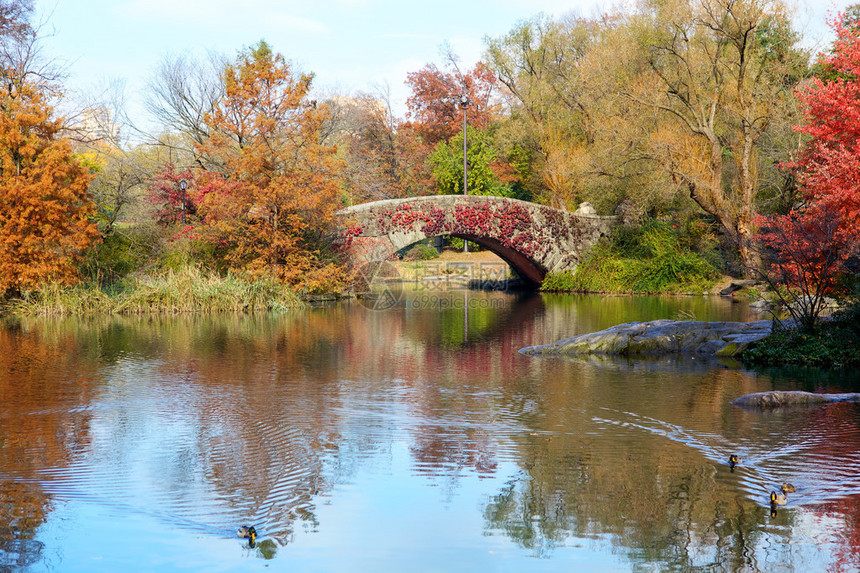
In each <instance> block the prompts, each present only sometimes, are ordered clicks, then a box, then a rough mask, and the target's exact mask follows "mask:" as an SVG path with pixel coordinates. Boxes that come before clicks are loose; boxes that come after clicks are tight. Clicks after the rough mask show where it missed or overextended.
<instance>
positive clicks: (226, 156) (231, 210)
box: [200, 42, 343, 291]
mask: <svg viewBox="0 0 860 573" xmlns="http://www.w3.org/2000/svg"><path fill="white" fill-rule="evenodd" d="M312 78H313V76H312V75H310V74H296V73H294V72H293V70H292V68H291V66H290V64H289V63H288V62H287V61H286V60H285V59H284V57H283V56H282V55H281V54H276V53H274V52H273V51H272V50H271V48H270V47H269V46H268V45H267V44H266V43H265V42H260V43H259V44H258V45H257V46H255V47H253V48H251V49H248V50H246V51H244V52H243V53H241V54H240V55H239V57H238V60H237V61H236V62H235V63H233V64H229V65H228V66H227V67H226V69H225V71H224V76H223V79H224V89H225V94H224V97H223V98H222V100H221V101H220V102H219V103H218V105H217V106H215V108H214V110H213V111H212V112H211V113H209V114H207V116H206V122H207V124H208V125H210V126H211V127H212V135H211V137H210V138H209V140H208V141H206V142H205V143H204V144H202V145H201V146H200V150H201V151H202V152H203V153H204V154H206V155H207V156H208V157H209V158H210V159H211V161H212V163H213V164H215V165H219V166H220V168H221V174H220V175H219V176H217V177H214V178H213V180H212V184H211V185H210V191H209V192H208V193H207V194H206V196H205V197H204V198H203V199H202V204H201V205H200V213H201V215H202V217H203V220H204V221H205V222H206V223H207V225H208V229H209V231H210V232H211V233H213V239H214V240H215V242H216V244H217V245H219V246H220V247H221V248H222V249H223V253H224V256H225V260H226V263H227V265H228V266H229V267H230V268H231V269H234V270H241V271H249V272H250V273H251V274H252V275H254V276H257V277H261V276H266V275H268V276H272V277H274V278H276V279H277V280H279V281H281V282H284V283H287V284H291V285H294V286H296V287H298V288H301V289H305V290H320V291H330V290H333V289H336V288H337V285H338V283H339V282H340V280H341V279H342V278H343V275H342V270H341V268H340V267H339V266H338V265H337V264H336V263H335V262H334V261H333V258H332V257H331V255H330V253H329V252H328V248H327V242H326V237H327V236H329V235H330V231H331V228H332V226H333V224H334V211H335V210H336V209H337V207H338V194H339V187H338V185H337V180H336V176H337V174H338V170H339V169H340V163H339V162H338V161H337V160H336V159H335V156H334V153H335V148H333V147H327V146H324V145H322V144H321V143H320V141H321V137H320V129H321V127H322V125H323V122H324V121H325V120H326V118H327V114H326V112H325V110H324V109H322V108H319V107H317V105H316V102H314V101H311V100H309V98H308V92H309V90H310V87H311V80H312Z"/></svg>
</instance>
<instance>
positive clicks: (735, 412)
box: [0, 288, 860, 572]
mask: <svg viewBox="0 0 860 573" xmlns="http://www.w3.org/2000/svg"><path fill="white" fill-rule="evenodd" d="M378 302H379V301H375V302H374V304H369V303H368V301H361V302H360V301H351V302H345V303H339V304H333V305H330V306H322V307H318V308H309V309H305V310H299V311H294V312H289V313H285V314H280V315H272V316H239V315H236V316H233V315H230V316H224V315H221V316H176V317H99V318H88V319H68V320H23V321H10V322H7V323H5V325H4V326H3V327H2V328H0V571H6V570H11V571H19V570H21V571H44V570H54V571H118V570H122V571H136V570H143V571H154V570H158V571H164V570H176V569H183V570H199V571H234V570H239V569H242V570H258V569H265V568H267V567H269V566H272V567H275V568H277V570H289V571H324V572H330V571H333V572H339V571H413V572H417V571H439V572H452V571H570V570H586V571H590V570H594V571H630V570H638V571H664V570H679V571H686V570H690V569H695V568H702V569H709V570H739V569H742V570H750V571H775V570H781V571H823V570H828V569H831V570H833V569H840V568H841V570H857V569H858V568H860V447H858V446H860V408H858V406H857V405H856V404H834V405H830V406H825V407H820V408H813V409H806V410H793V411H775V412H769V413H755V412H749V411H744V410H740V409H737V408H735V407H732V406H731V405H729V401H730V400H732V399H733V398H735V397H737V396H740V395H742V394H746V393H750V392H757V391H764V390H771V389H803V390H809V391H832V392H840V391H857V390H858V389H860V375H858V374H857V373H841V374H840V373H827V372H816V371H808V370H800V371H785V370H779V371H776V370H774V371H758V372H756V371H751V370H748V369H744V368H743V367H741V366H740V365H738V364H726V363H721V362H703V361H701V360H698V361H697V360H693V359H682V358H672V359H662V360H650V361H629V360H625V359H604V360H583V361H576V360H567V359H536V358H528V357H525V356H523V355H521V354H519V352H518V350H519V349H521V348H523V347H526V346H531V345H537V344H545V343H550V342H554V341H556V340H558V339H560V338H564V337H567V336H572V335H575V334H580V333H585V332H591V331H595V330H600V329H603V328H606V327H609V326H612V325H614V324H618V323H621V322H627V321H631V320H651V319H657V318H685V319H697V320H751V319H756V318H758V317H756V316H754V315H752V314H750V313H749V311H748V309H747V308H746V306H745V305H743V304H732V303H731V302H729V301H727V300H725V299H720V298H717V297H710V298H709V297H671V298H656V297H601V296H570V295H568V296H561V295H559V296H552V295H539V294H531V295H522V294H521V295H514V294H506V293H479V292H470V291H466V290H447V291H443V290H423V291H413V290H411V289H408V288H407V289H405V291H404V292H398V293H397V297H396V298H395V299H393V300H391V301H389V302H390V303H389V304H383V305H379V304H378ZM732 453H734V454H737V455H739V456H740V457H741V458H742V462H741V463H740V464H739V465H738V466H737V467H736V468H734V470H733V471H732V469H731V468H729V467H728V465H727V463H726V460H727V459H728V456H729V454H732ZM782 482H791V483H792V484H794V485H795V486H796V487H797V492H796V493H790V494H789V495H788V503H787V505H786V506H785V507H780V508H779V509H778V510H777V511H776V513H775V515H772V514H771V511H770V508H769V505H768V493H769V492H770V491H772V490H774V489H777V488H778V487H779V485H780V484H781V483H782ZM242 525H254V526H255V527H256V529H257V531H258V532H259V538H258V539H257V540H256V543H255V544H254V546H253V547H251V546H250V544H249V542H248V540H246V539H239V538H238V537H237V536H236V529H237V527H239V526H242Z"/></svg>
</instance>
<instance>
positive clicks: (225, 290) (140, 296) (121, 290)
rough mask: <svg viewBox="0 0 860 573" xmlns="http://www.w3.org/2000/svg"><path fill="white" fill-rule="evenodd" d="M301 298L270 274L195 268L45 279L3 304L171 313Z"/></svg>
mask: <svg viewBox="0 0 860 573" xmlns="http://www.w3.org/2000/svg"><path fill="white" fill-rule="evenodd" d="M300 306H302V302H301V300H300V299H299V297H298V296H296V294H295V293H294V292H293V291H292V290H290V288H289V287H287V286H285V285H282V284H280V283H278V282H277V281H275V280H273V279H260V280H255V281H251V280H248V279H245V278H243V277H239V276H236V275H233V274H228V275H227V276H224V277H222V276H219V275H218V274H215V273H207V272H203V271H201V270H200V269H197V268H195V267H187V268H184V269H181V270H177V271H167V272H164V273H163V274H160V275H157V276H136V277H134V278H126V279H124V280H123V281H120V282H118V283H115V284H114V285H111V286H110V287H107V288H102V287H100V286H98V285H96V284H89V285H78V286H74V287H64V286H61V285H57V284H44V285H42V286H41V287H40V288H39V289H38V290H35V291H32V292H29V293H25V295H24V296H23V297H22V298H20V299H16V300H13V301H10V302H9V303H8V304H7V305H6V311H7V312H8V313H9V314H12V315H20V316H36V315H41V316H64V315H91V314H171V313H189V312H281V311H285V310H287V309H290V308H295V307H300Z"/></svg>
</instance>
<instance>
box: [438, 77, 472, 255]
mask: <svg viewBox="0 0 860 573" xmlns="http://www.w3.org/2000/svg"><path fill="white" fill-rule="evenodd" d="M442 103H448V104H453V105H455V106H458V105H459V106H460V108H461V109H462V110H463V195H468V194H469V188H468V185H467V182H468V179H469V168H468V162H467V161H466V149H467V139H466V108H467V107H469V106H470V105H472V100H470V99H469V96H467V95H466V94H465V93H464V94H460V95H457V96H450V97H445V98H442ZM463 252H464V253H468V252H469V242H468V241H467V240H466V239H463Z"/></svg>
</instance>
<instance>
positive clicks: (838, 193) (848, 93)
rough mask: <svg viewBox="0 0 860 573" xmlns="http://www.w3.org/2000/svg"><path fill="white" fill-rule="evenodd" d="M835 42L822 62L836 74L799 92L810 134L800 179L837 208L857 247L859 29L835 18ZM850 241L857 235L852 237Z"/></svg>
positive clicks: (816, 198)
mask: <svg viewBox="0 0 860 573" xmlns="http://www.w3.org/2000/svg"><path fill="white" fill-rule="evenodd" d="M831 25H832V26H833V28H834V31H835V32H836V36H837V39H836V42H835V43H834V45H833V50H832V52H831V53H830V54H828V55H827V56H824V57H823V62H822V63H823V64H824V65H825V66H826V67H829V68H831V69H833V70H836V71H837V72H838V75H837V76H836V77H835V78H834V79H831V80H827V81H825V80H821V79H814V80H812V82H811V83H809V84H808V85H807V86H805V87H803V88H801V89H800V90H799V91H798V97H799V98H800V100H801V102H802V103H803V104H804V106H805V110H804V115H805V119H806V123H805V124H804V125H802V126H800V127H798V128H797V129H798V130H799V131H801V132H803V133H806V134H808V135H810V136H811V138H812V139H811V140H810V141H809V143H808V145H807V146H806V148H805V151H804V153H803V154H802V156H801V157H800V160H799V161H798V162H797V164H796V167H797V169H798V172H799V173H798V180H799V181H800V183H801V184H802V185H803V188H804V189H805V191H806V192H807V193H808V195H809V198H810V199H811V200H813V201H815V202H816V203H820V204H826V205H827V206H828V207H829V208H831V209H832V210H834V211H836V212H838V213H839V214H840V215H841V217H840V220H841V223H840V228H839V231H838V233H839V234H840V235H842V236H844V241H845V242H846V245H851V244H852V243H853V244H854V246H856V237H857V236H858V235H860V27H858V26H856V25H848V24H846V22H845V20H844V19H841V20H834V21H832V22H831ZM852 239H854V240H853V241H852Z"/></svg>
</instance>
